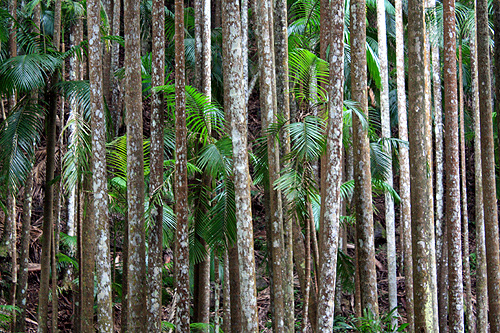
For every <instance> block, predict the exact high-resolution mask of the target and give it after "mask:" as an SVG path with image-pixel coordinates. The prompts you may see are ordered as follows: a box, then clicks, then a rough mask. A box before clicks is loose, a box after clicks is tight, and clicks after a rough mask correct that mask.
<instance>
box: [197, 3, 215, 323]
mask: <svg viewBox="0 0 500 333" xmlns="http://www.w3.org/2000/svg"><path fill="white" fill-rule="evenodd" d="M194 10H195V36H194V37H195V59H196V66H195V86H196V88H197V89H199V90H200V91H201V92H202V93H203V94H204V95H205V96H207V97H208V98H209V99H210V98H211V90H212V84H211V74H212V71H211V59H212V57H211V52H212V50H211V39H210V26H211V24H210V14H211V13H210V1H208V0H196V1H195V2H194ZM207 116H208V119H207V120H208V121H207V130H208V133H210V134H211V123H210V115H209V114H207ZM200 178H201V179H200V181H201V183H202V184H203V188H204V189H203V191H205V192H209V191H210V190H207V189H209V188H210V187H211V183H212V182H211V177H210V176H209V175H208V174H206V173H205V174H203V175H202V176H201V177H200ZM207 195H208V196H209V194H208V193H207ZM205 207H206V206H205V205H204V204H202V205H200V207H198V208H197V209H201V210H202V212H203V214H206V209H205ZM199 240H200V242H201V243H202V244H203V247H204V248H205V250H206V251H207V254H208V255H207V256H206V257H205V258H204V260H203V261H201V262H200V263H197V264H196V265H195V268H194V272H195V274H194V293H193V294H194V297H193V303H194V320H195V321H196V322H197V323H205V324H208V323H209V322H210V249H209V248H208V245H207V244H206V242H205V240H203V239H202V238H201V237H199ZM205 331H207V330H206V329H205Z"/></svg>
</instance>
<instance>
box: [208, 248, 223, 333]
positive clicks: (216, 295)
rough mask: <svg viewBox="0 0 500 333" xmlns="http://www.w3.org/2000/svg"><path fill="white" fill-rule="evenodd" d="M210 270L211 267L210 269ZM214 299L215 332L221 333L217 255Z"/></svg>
mask: <svg viewBox="0 0 500 333" xmlns="http://www.w3.org/2000/svg"><path fill="white" fill-rule="evenodd" d="M209 268H210V267H209ZM214 268H215V269H214V284H215V287H214V289H215V290H214V299H215V304H214V312H215V315H214V331H215V332H219V330H220V315H219V309H220V264H219V257H218V256H217V255H215V256H214Z"/></svg>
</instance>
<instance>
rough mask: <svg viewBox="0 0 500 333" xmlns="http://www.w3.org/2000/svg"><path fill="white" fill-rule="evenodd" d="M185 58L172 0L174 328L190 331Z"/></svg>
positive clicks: (178, 8) (179, 10)
mask: <svg viewBox="0 0 500 333" xmlns="http://www.w3.org/2000/svg"><path fill="white" fill-rule="evenodd" d="M185 75H186V74H185V59H184V1H183V0H176V1H175V157H176V159H175V201H176V203H175V214H176V215H177V227H176V231H175V236H176V239H175V289H176V292H177V294H178V295H179V299H180V300H182V301H181V302H180V303H179V305H178V306H177V311H176V319H175V326H176V331H177V332H188V331H189V310H190V305H191V302H190V301H189V299H190V290H189V231H188V213H189V212H188V209H189V206H188V193H187V190H188V188H187V187H188V183H187V128H186V79H185Z"/></svg>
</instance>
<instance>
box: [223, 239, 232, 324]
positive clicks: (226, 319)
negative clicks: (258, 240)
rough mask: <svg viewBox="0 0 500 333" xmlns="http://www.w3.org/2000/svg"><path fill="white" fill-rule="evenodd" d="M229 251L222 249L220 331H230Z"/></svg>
mask: <svg viewBox="0 0 500 333" xmlns="http://www.w3.org/2000/svg"><path fill="white" fill-rule="evenodd" d="M229 268H230V264H229V251H228V250H227V249H226V250H225V251H224V281H223V285H222V331H223V332H231V319H232V316H231V283H230V279H231V278H230V272H229Z"/></svg>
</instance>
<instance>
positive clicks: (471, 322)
mask: <svg viewBox="0 0 500 333" xmlns="http://www.w3.org/2000/svg"><path fill="white" fill-rule="evenodd" d="M458 47H459V49H458V73H459V74H458V78H459V82H458V87H459V90H458V91H459V98H460V99H459V112H460V179H461V184H460V188H461V193H462V260H463V273H462V274H463V277H464V287H465V296H466V300H465V316H466V317H465V322H466V324H467V332H471V333H474V332H475V331H476V324H475V318H474V307H473V304H472V286H471V276H470V273H471V272H470V260H469V254H470V250H469V215H468V210H467V169H466V160H465V159H466V157H465V125H464V122H465V118H464V84H463V83H464V81H463V79H464V77H463V70H462V65H463V61H462V59H463V58H462V41H460V42H459V46H458Z"/></svg>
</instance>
